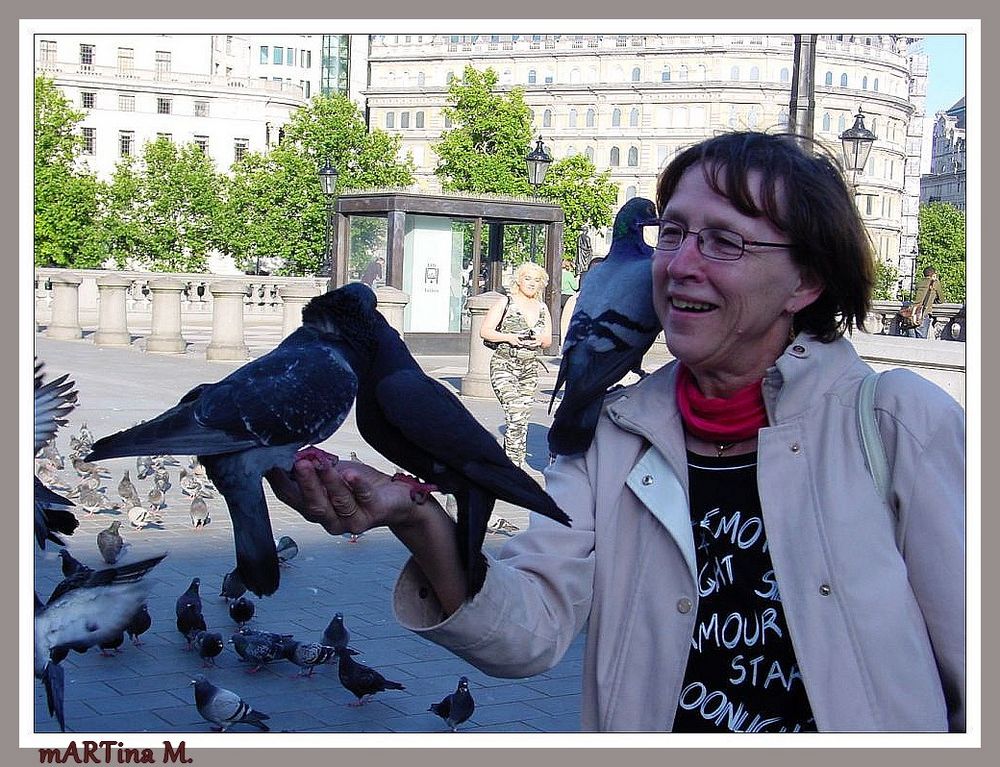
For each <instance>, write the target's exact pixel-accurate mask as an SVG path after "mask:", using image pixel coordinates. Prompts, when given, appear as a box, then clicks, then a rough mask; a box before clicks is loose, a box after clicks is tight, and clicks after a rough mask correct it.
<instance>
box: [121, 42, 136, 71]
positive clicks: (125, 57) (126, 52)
mask: <svg viewBox="0 0 1000 767" xmlns="http://www.w3.org/2000/svg"><path fill="white" fill-rule="evenodd" d="M134 68H135V49H134V48H119V49H118V74H120V75H125V76H126V77H128V76H130V75H131V74H132V70H133V69H134Z"/></svg>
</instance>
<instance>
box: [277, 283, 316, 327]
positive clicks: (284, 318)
mask: <svg viewBox="0 0 1000 767" xmlns="http://www.w3.org/2000/svg"><path fill="white" fill-rule="evenodd" d="M319 293H320V288H319V286H318V285H310V284H308V283H305V284H294V285H283V286H282V287H281V288H279V289H278V295H280V296H281V337H282V338H287V337H288V336H290V335H291V334H292V333H294V332H295V331H296V330H297V329H298V328H299V327H300V326H301V325H302V307H303V306H305V305H306V304H307V303H309V300H310V299H311V298H313V297H314V296H318V295H319Z"/></svg>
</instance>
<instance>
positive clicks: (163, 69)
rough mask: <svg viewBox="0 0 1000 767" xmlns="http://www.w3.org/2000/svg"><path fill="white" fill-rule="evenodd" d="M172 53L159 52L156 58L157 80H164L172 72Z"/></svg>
mask: <svg viewBox="0 0 1000 767" xmlns="http://www.w3.org/2000/svg"><path fill="white" fill-rule="evenodd" d="M170 59H171V56H170V51H157V52H156V55H155V56H154V62H153V64H154V68H155V70H156V77H157V79H160V78H162V77H163V76H164V75H166V74H167V73H168V72H169V71H170Z"/></svg>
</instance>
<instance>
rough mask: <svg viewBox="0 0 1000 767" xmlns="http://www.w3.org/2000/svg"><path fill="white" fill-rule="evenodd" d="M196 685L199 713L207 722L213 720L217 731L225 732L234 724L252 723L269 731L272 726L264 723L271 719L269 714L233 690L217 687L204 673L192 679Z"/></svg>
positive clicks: (195, 694) (259, 728)
mask: <svg viewBox="0 0 1000 767" xmlns="http://www.w3.org/2000/svg"><path fill="white" fill-rule="evenodd" d="M191 684H193V685H194V703H195V706H196V707H197V708H198V713H199V714H201V716H202V718H203V719H205V721H206V722H211V723H212V724H213V725H215V727H213V728H212V729H213V730H216V731H217V732H225V731H226V730H228V729H229V728H230V727H232V726H233V725H234V724H250V725H253V726H254V727H256V728H257V729H258V730H263V731H264V732H267V731H268V730H269V729H270V728H269V727H268V726H267V725H266V724H264V720H265V719H270V718H271V717H269V716H268V715H267V714H264V713H262V712H260V711H254V709H253V708H252V707H251V706H250V704H249V703H247V702H246V701H245V700H243V698H241V697H240V696H239V695H237V694H236V693H235V692H233V691H232V690H227V689H225V688H224V687H216V686H215V685H214V684H212V683H211V682H210V681H208V679H206V678H205V677H204V676H202V675H198V676H197V677H195V679H193V680H192V682H191Z"/></svg>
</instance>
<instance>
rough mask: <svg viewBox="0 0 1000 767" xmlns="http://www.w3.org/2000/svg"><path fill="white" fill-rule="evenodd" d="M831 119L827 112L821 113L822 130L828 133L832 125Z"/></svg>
mask: <svg viewBox="0 0 1000 767" xmlns="http://www.w3.org/2000/svg"><path fill="white" fill-rule="evenodd" d="M832 119H833V118H831V117H830V113H829V112H824V113H823V130H824V131H826V132H827V133H829V131H830V128H831V127H832Z"/></svg>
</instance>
